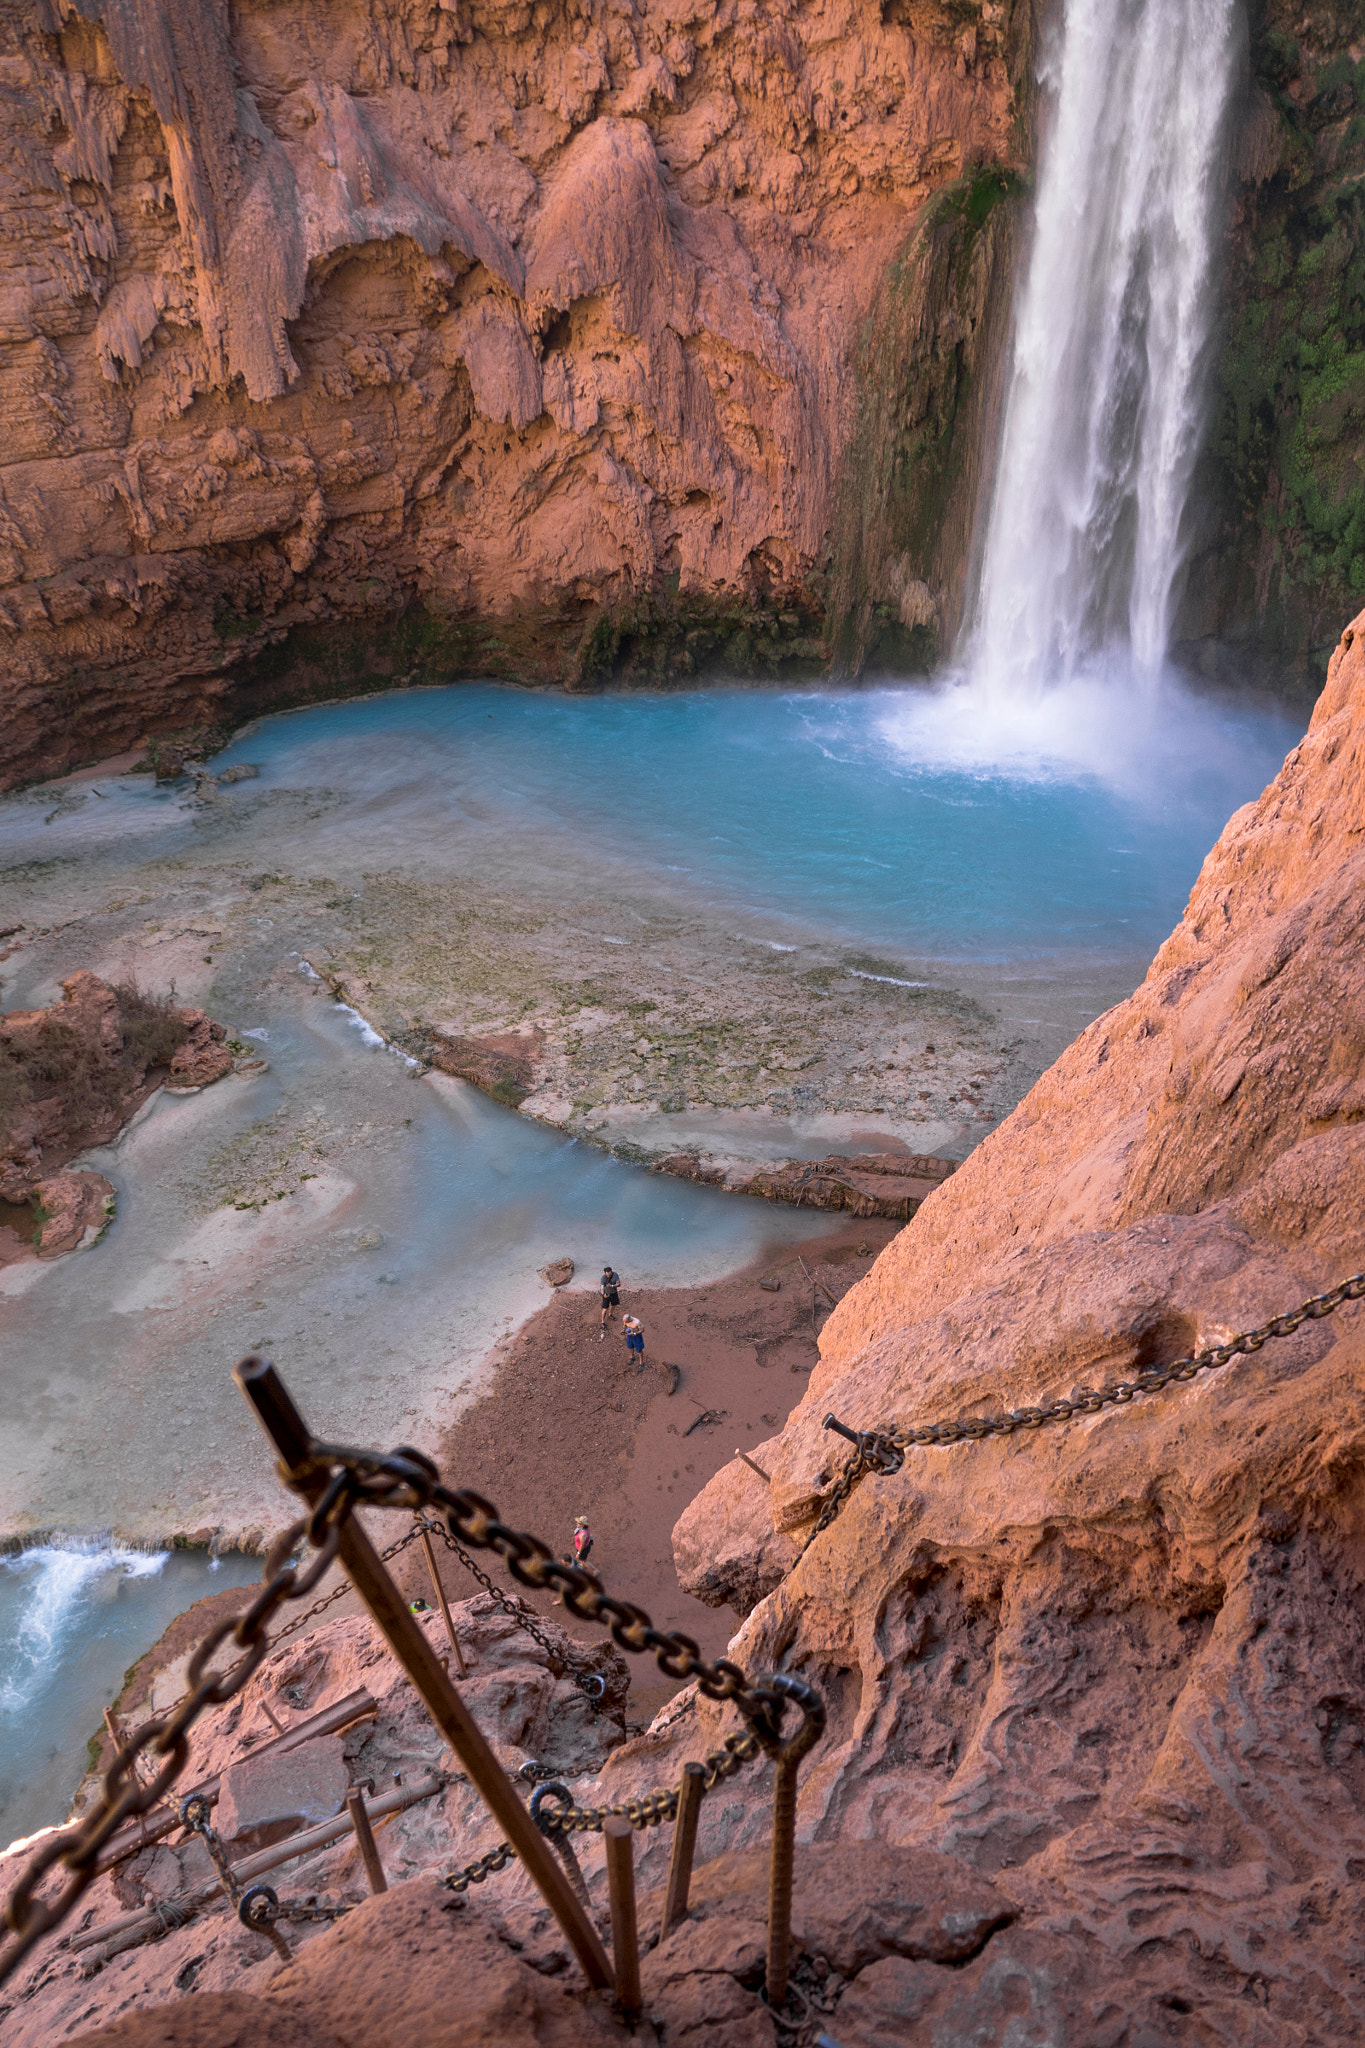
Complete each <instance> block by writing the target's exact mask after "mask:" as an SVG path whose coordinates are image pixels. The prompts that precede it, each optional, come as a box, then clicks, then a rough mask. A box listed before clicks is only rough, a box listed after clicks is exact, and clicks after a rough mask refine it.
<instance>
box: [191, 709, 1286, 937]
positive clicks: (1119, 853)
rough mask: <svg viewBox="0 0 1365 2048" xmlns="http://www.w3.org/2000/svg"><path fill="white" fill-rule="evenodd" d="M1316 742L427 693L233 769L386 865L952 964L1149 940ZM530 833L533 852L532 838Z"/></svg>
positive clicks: (1128, 713) (273, 724) (1152, 713)
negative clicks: (1212, 857)
mask: <svg viewBox="0 0 1365 2048" xmlns="http://www.w3.org/2000/svg"><path fill="white" fill-rule="evenodd" d="M1300 735H1301V726H1300V724H1298V723H1296V722H1295V721H1294V720H1293V719H1291V718H1289V717H1287V716H1285V715H1283V714H1281V713H1278V712H1275V711H1272V710H1265V709H1257V710H1251V709H1237V710H1234V709H1231V708H1228V707H1226V706H1216V705H1212V704H1207V703H1202V702H1200V701H1199V700H1197V699H1194V698H1192V697H1189V696H1187V695H1185V694H1183V693H1180V692H1178V691H1175V690H1170V691H1168V692H1167V693H1166V694H1165V695H1164V696H1162V697H1160V698H1152V697H1147V696H1136V695H1134V694H1132V693H1124V692H1121V691H1116V692H1115V693H1114V697H1113V700H1112V701H1106V700H1105V699H1104V698H1103V697H1102V696H1100V695H1099V694H1097V693H1094V692H1086V691H1084V690H1080V689H1077V690H1074V691H1071V692H1068V693H1067V694H1066V697H1065V700H1064V701H1062V702H1058V703H1048V704H1046V705H1043V706H1040V707H1037V709H1036V710H1035V711H1034V712H1033V713H1032V714H1028V713H1022V714H1019V715H1018V716H1017V717H1016V718H1015V719H1014V720H1013V721H1012V722H1011V723H1010V724H1009V726H1008V727H1006V726H1005V725H1003V724H1002V722H1001V720H1000V719H999V717H998V716H997V717H996V719H995V720H994V723H993V726H992V727H989V728H988V727H986V726H984V725H983V719H982V714H981V713H980V711H979V710H978V708H977V707H976V706H975V704H974V702H973V701H972V700H971V699H970V698H968V697H966V696H965V695H964V694H963V693H961V692H954V691H953V690H951V689H949V690H945V691H940V692H931V691H928V690H875V691H860V692H849V693H844V694H823V695H782V696H779V695H775V694H770V693H760V692H757V691H741V690H707V691H700V690H698V691H689V692H686V693H683V694H678V695H649V696H628V697H627V696H619V695H615V696H602V697H595V698H587V699H582V698H569V697H563V696H558V695H546V694H541V693H535V694H532V693H530V692H526V691H519V690H513V689H507V688H500V687H498V686H497V685H493V684H462V685H457V686H455V687H452V688H449V689H444V690H433V689H423V690H411V691H403V692H398V693H395V694H393V695H389V696H384V697H376V698H371V699H368V700H364V701H361V702H353V703H348V704H337V705H330V706H325V707H322V708H320V709H317V710H309V711H301V712H295V713H292V714H290V715H288V716H286V717H282V718H274V719H270V720H268V721H266V722H265V723H263V724H262V725H261V726H259V727H258V728H257V729H256V730H255V731H253V732H252V733H251V734H250V735H249V736H247V737H246V738H244V739H242V740H241V741H240V742H239V743H238V744H237V745H235V746H234V747H232V748H230V749H229V750H228V752H227V753H226V754H224V755H222V756H219V757H218V759H217V760H215V762H214V766H215V768H221V767H223V766H228V765H231V764H233V763H234V762H237V761H243V762H247V761H249V762H252V763H256V764H259V766H260V767H261V770H262V776H263V782H264V786H265V787H266V788H271V787H275V788H285V787H314V788H316V787H319V786H325V787H327V788H329V789H331V790H334V791H337V792H339V793H344V794H345V796H346V797H347V798H348V799H349V801H348V802H347V803H346V806H345V811H344V820H342V819H338V820H337V821H336V822H335V823H332V822H330V821H328V820H326V819H324V820H322V821H320V823H319V827H318V831H317V851H318V855H319V858H325V850H326V846H327V842H328V839H329V837H331V835H333V834H337V833H341V834H344V836H345V839H346V841H347V842H349V843H351V844H352V845H353V844H354V842H355V838H356V836H357V835H363V837H364V840H365V843H366V854H367V859H368V860H369V861H370V863H371V864H372V865H375V866H379V865H382V864H383V863H384V860H385V857H386V854H389V853H391V854H392V855H393V856H394V857H395V858H397V857H399V856H400V855H401V857H403V858H409V857H410V855H411V852H412V849H413V840H414V827H415V826H418V825H419V824H420V830H421V832H422V834H423V835H425V837H426V839H427V844H428V852H429V855H430V857H432V858H433V859H435V858H443V857H449V856H455V857H459V856H461V854H462V853H468V852H469V850H471V849H472V848H473V847H474V846H475V845H478V846H479V847H480V848H481V851H482V853H483V854H484V855H485V856H486V854H487V852H488V850H489V849H488V845H487V842H488V840H489V839H490V838H492V839H494V840H496V841H497V842H499V843H500V844H504V845H505V846H506V851H507V858H508V864H509V869H511V870H515V869H516V867H517V866H518V865H519V864H520V863H521V862H522V861H524V860H525V859H526V857H527V853H528V850H531V851H534V853H535V855H536V857H537V858H538V859H539V860H540V862H541V863H542V864H543V865H546V866H548V865H549V863H550V862H552V861H553V860H554V859H555V858H556V847H557V846H560V845H562V846H563V847H564V848H565V849H570V848H571V849H572V852H571V854H570V855H569V858H570V862H571V869H572V871H575V872H578V873H581V874H583V875H588V874H590V872H591V868H592V859H593V856H596V858H597V859H598V861H599V862H600V863H601V865H602V869H603V871H604V872H606V871H607V870H608V869H610V870H616V871H619V870H620V868H621V867H623V866H627V865H628V866H630V867H632V868H634V869H635V870H636V871H637V872H639V873H645V874H648V875H650V876H651V877H653V878H658V879H660V880H667V881H671V883H672V885H673V886H674V887H676V888H677V889H678V890H679V891H681V892H683V893H688V894H693V893H699V894H700V895H702V896H704V897H705V898H706V899H707V900H708V901H709V902H711V903H715V902H717V901H718V900H723V901H726V902H728V903H729V904H730V905H732V906H733V907H734V908H735V909H736V910H743V909H744V908H746V907H752V908H755V909H760V910H762V911H764V912H766V913H769V914H774V913H775V914H778V915H790V916H793V917H796V916H799V917H800V918H801V919H802V920H803V921H804V922H806V923H807V924H809V923H811V922H814V923H817V924H820V925H823V926H825V927H826V928H828V929H830V930H832V931H834V932H836V933H838V934H839V935H841V936H843V937H845V938H849V939H854V940H858V941H861V942H864V943H869V944H876V945H879V946H882V947H888V946H889V947H892V948H900V949H903V950H908V951H909V952H911V953H915V954H922V955H929V956H937V957H940V958H948V959H953V958H977V959H982V958H992V957H993V958H1017V957H1021V956H1023V955H1027V954H1033V953H1036V952H1039V951H1054V950H1057V949H1073V948H1086V949H1094V948H1115V947H1117V948H1120V949H1122V950H1124V951H1128V950H1131V949H1132V948H1134V947H1136V948H1138V949H1139V950H1145V951H1150V950H1151V949H1152V948H1153V947H1155V946H1156V945H1157V944H1158V943H1159V942H1160V940H1161V939H1162V938H1164V936H1165V935H1166V933H1167V932H1168V931H1169V930H1170V928H1171V926H1172V925H1173V924H1174V923H1175V922H1176V920H1177V919H1178V917H1179V915H1180V911H1181V908H1182V906H1183V904H1184V900H1185V897H1186V895H1187V893H1188V891H1189V889H1190V886H1191V884H1192V882H1193V881H1194V878H1195V876H1196V874H1197V873H1198V871H1199V865H1200V862H1201V861H1202V859H1203V857H1204V854H1205V853H1206V852H1207V851H1208V848H1209V847H1210V845H1211V844H1212V843H1213V841H1214V839H1215V838H1216V837H1217V835H1218V833H1219V832H1220V831H1221V829H1222V826H1223V824H1224V823H1225V821H1226V819H1227V818H1228V816H1229V814H1230V813H1231V812H1232V811H1233V810H1235V809H1236V808H1237V806H1238V805H1239V804H1241V803H1244V802H1246V800H1247V799H1248V798H1249V797H1251V796H1254V795H1256V794H1257V793H1258V792H1259V791H1260V789H1261V788H1262V787H1263V785H1264V784H1265V782H1266V781H1267V780H1268V779H1269V778H1270V776H1272V775H1273V774H1274V773H1275V771H1276V770H1277V769H1278V767H1279V765H1280V763H1281V761H1282V759H1283V757H1284V755H1285V753H1286V752H1287V751H1288V749H1289V748H1290V747H1291V746H1293V745H1294V743H1295V741H1296V740H1297V739H1298V738H1299V737H1300ZM528 841H529V842H531V843H532V844H531V846H530V847H529V848H528Z"/></svg>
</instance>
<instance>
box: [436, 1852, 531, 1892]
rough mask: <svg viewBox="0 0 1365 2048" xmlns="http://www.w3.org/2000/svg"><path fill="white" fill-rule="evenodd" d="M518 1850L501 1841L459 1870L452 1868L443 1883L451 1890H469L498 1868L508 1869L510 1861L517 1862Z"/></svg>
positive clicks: (490, 1875)
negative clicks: (494, 1847)
mask: <svg viewBox="0 0 1365 2048" xmlns="http://www.w3.org/2000/svg"><path fill="white" fill-rule="evenodd" d="M516 1860H517V1852H516V1850H515V1849H514V1848H513V1847H512V1844H511V1843H510V1842H499V1843H498V1846H497V1848H496V1849H490V1850H489V1851H488V1853H487V1855H486V1856H476V1857H475V1858H474V1861H473V1862H472V1863H463V1864H461V1866H460V1868H459V1869H458V1870H450V1871H447V1872H446V1875H445V1876H444V1877H443V1878H442V1879H441V1883H442V1884H443V1885H444V1886H445V1888H446V1890H447V1891H450V1892H467V1891H468V1890H469V1887H470V1886H471V1885H472V1884H482V1883H483V1882H484V1879H485V1878H489V1877H492V1875H493V1873H494V1871H496V1870H506V1868H507V1866H508V1864H509V1863H515V1862H516Z"/></svg>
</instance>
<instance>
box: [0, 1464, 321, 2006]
mask: <svg viewBox="0 0 1365 2048" xmlns="http://www.w3.org/2000/svg"><path fill="white" fill-rule="evenodd" d="M350 1505H351V1504H350V1501H349V1499H348V1497H347V1496H346V1495H345V1494H338V1495H337V1496H336V1497H335V1498H332V1499H330V1500H329V1501H328V1502H326V1503H325V1504H324V1506H323V1508H320V1509H319V1510H316V1511H315V1512H314V1513H313V1514H312V1515H310V1516H308V1517H306V1518H305V1519H303V1520H301V1521H298V1522H294V1523H291V1525H290V1526H289V1528H287V1529H286V1530H285V1531H284V1533H283V1535H281V1536H279V1537H277V1538H276V1541H275V1543H274V1544H273V1546H272V1548H271V1550H270V1554H269V1556H268V1557H267V1558H266V1561H265V1566H264V1570H263V1572H262V1579H263V1584H262V1587H261V1590H260V1592H259V1593H258V1594H257V1596H256V1598H255V1600H254V1601H253V1602H252V1604H251V1606H250V1607H248V1608H247V1610H246V1612H245V1613H244V1614H239V1615H232V1616H230V1617H229V1618H228V1619H227V1620H225V1621H221V1622H219V1623H218V1624H217V1625H216V1626H215V1627H214V1628H211V1629H210V1630H209V1633H208V1634H207V1635H206V1636H205V1637H204V1640H203V1641H202V1642H201V1643H200V1645H199V1647H198V1649H197V1650H196V1651H195V1652H194V1655H193V1656H192V1657H191V1658H190V1663H189V1671H188V1674H187V1675H188V1678H189V1690H188V1691H187V1692H186V1693H185V1695H184V1697H183V1698H182V1699H180V1700H178V1701H177V1702H176V1704H175V1705H174V1706H173V1707H169V1708H167V1710H166V1712H165V1713H163V1714H158V1715H154V1716H153V1718H152V1719H151V1720H149V1721H144V1722H143V1724H142V1726H141V1727H140V1728H137V1729H134V1730H133V1731H132V1732H131V1733H130V1734H129V1735H128V1737H127V1739H126V1741H125V1742H123V1743H120V1745H119V1747H118V1749H117V1751H116V1753H115V1755H114V1759H113V1761H112V1763H111V1764H110V1765H109V1767H108V1769H107V1770H106V1771H105V1773H104V1776H103V1780H102V1784H101V1792H102V1796H101V1798H100V1801H99V1804H98V1805H97V1806H96V1807H95V1808H94V1809H93V1811H92V1812H91V1813H89V1814H88V1815H87V1816H86V1817H85V1819H84V1820H82V1821H80V1822H78V1823H77V1825H76V1826H75V1827H74V1828H68V1829H64V1830H63V1831H62V1832H61V1833H60V1834H56V1835H53V1836H51V1837H50V1838H49V1839H48V1840H47V1841H46V1842H44V1843H43V1844H42V1846H41V1847H40V1848H39V1849H38V1850H37V1852H36V1853H35V1854H34V1856H33V1857H32V1859H31V1860H30V1862H29V1864H28V1866H27V1868H26V1869H25V1871H24V1873H23V1876H22V1877H21V1878H20V1879H19V1882H18V1884H17V1885H16V1886H15V1888H14V1890H13V1892H11V1894H10V1896H9V1898H8V1900H7V1901H6V1903H5V1921H6V1924H7V1925H8V1927H9V1928H10V1929H11V1931H12V1933H13V1934H14V1936H15V1939H14V1940H13V1941H11V1942H10V1943H9V1944H8V1946H7V1947H6V1949H5V1951H4V1953H3V1954H0V1983H3V1982H4V1980H5V1979H6V1978H7V1977H8V1976H9V1975H10V1973H11V1971H12V1970H14V1969H15V1967H16V1966H17V1965H18V1963H19V1962H20V1961H22V1959H23V1957H24V1956H25V1955H27V1953H28V1951H29V1950H30V1949H31V1948H32V1946H33V1944H34V1943H35V1942H36V1941H38V1940H40V1939H41V1937H42V1936H43V1935H44V1934H47V1933H48V1932H50V1930H51V1929H52V1928H54V1927H57V1926H59V1925H60V1923H61V1922H62V1921H63V1920H64V1919H65V1918H66V1916H67V1914H68V1913H69V1912H70V1911H71V1909H72V1907H73V1906H74V1905H75V1904H76V1902H77V1900H78V1899H79V1898H80V1897H81V1895H82V1893H83V1892H84V1891H85V1889H86V1887H87V1886H88V1885H89V1884H90V1883H91V1881H92V1880H93V1878H94V1876H95V1860H96V1858H97V1857H98V1855H99V1853H100V1851H101V1849H103V1848H104V1847H105V1845H106V1844H107V1843H108V1842H109V1840H110V1839H111V1837H112V1836H113V1835H114V1834H115V1832H116V1831H117V1830H118V1828H120V1827H121V1826H122V1824H123V1822H124V1821H125V1820H127V1819H128V1818H129V1817H130V1816H134V1815H138V1814H144V1813H146V1812H147V1811H148V1809H149V1808H151V1807H153V1806H155V1805H157V1804H158V1803H159V1802H160V1801H161V1800H163V1799H164V1798H165V1795H166V1793H167V1792H168V1791H169V1790H170V1788H171V1786H172V1785H173V1784H174V1783H175V1781H176V1779H177V1778H178V1777H179V1776H180V1773H181V1772H182V1771H183V1770H184V1768H185V1765H186V1763H187V1762H188V1760H189V1741H188V1734H189V1730H190V1729H191V1728H192V1727H193V1726H194V1724H195V1722H196V1721H197V1720H198V1718H199V1716H200V1715H201V1714H202V1713H203V1712H204V1709H205V1708H206V1707H219V1706H223V1705H224V1704H225V1703H226V1702H227V1701H228V1700H230V1699H232V1698H234V1697H235V1695H236V1694H237V1693H239V1692H241V1690H242V1688H243V1687H244V1686H245V1685H246V1683H247V1681H248V1680H249V1679H250V1678H251V1677H252V1675H253V1673H254V1672H255V1671H256V1669H257V1667H258V1666H259V1665H260V1663H261V1660H262V1658H263V1657H264V1656H265V1655H266V1653H267V1651H268V1650H269V1648H270V1643H269V1639H268V1637H267V1635H266V1623H267V1622H268V1621H269V1620H270V1619H271V1618H272V1617H273V1616H274V1615H275V1613H276V1612H277V1611H278V1610H279V1609H280V1608H281V1607H283V1606H284V1605H285V1604H286V1602H288V1601H293V1600H300V1599H303V1598H304V1597H305V1596H306V1595H307V1594H309V1593H311V1592H312V1590H313V1588H314V1587H315V1586H316V1585H317V1583H318V1581H319V1580H320V1579H321V1578H322V1577H323V1575H324V1573H326V1572H327V1570H328V1569H329V1568H330V1566H331V1564H332V1562H333V1560H334V1559H335V1557H336V1554H337V1547H338V1545H339V1543H340V1541H341V1529H342V1524H343V1522H344V1521H345V1519H346V1516H347V1514H348V1513H349V1512H350ZM304 1534H307V1535H308V1537H309V1538H310V1540H311V1541H312V1542H314V1543H316V1545H317V1555H316V1556H315V1557H314V1558H313V1559H312V1560H311V1562H310V1563H309V1564H308V1565H307V1566H306V1567H305V1566H303V1565H301V1564H299V1563H291V1562H290V1558H291V1554H292V1552H293V1550H294V1546H295V1545H296V1543H297V1542H298V1541H299V1538H300V1537H301V1536H303V1535H304ZM229 1638H231V1640H232V1641H233V1642H234V1643H235V1644H236V1646H237V1647H238V1649H240V1651H241V1653H242V1654H241V1656H240V1657H238V1658H237V1660H236V1662H235V1663H233V1664H232V1665H231V1666H230V1667H229V1668H228V1669H227V1670H226V1671H223V1672H213V1671H210V1670H209V1668H208V1667H209V1664H210V1661H211V1659H212V1658H213V1656H214V1654H215V1652H216V1651H217V1650H218V1649H220V1648H221V1646H222V1645H223V1644H224V1643H225V1642H227V1641H228V1639H229ZM144 1751H145V1752H148V1753H149V1754H151V1755H152V1756H154V1757H161V1758H164V1759H165V1761H164V1762H163V1763H162V1765H161V1767H160V1769H159V1770H158V1771H157V1773H156V1776H155V1777H154V1778H153V1779H152V1780H151V1782H150V1783H148V1784H144V1783H143V1782H142V1781H141V1780H140V1779H139V1777H138V1775H137V1761H138V1758H139V1757H140V1756H141V1755H142V1754H143V1753H144ZM59 1862H60V1863H61V1864H63V1865H64V1866H65V1868H66V1869H67V1871H68V1872H69V1873H70V1875H69V1877H68V1879H67V1881H66V1883H65V1884H64V1885H63V1886H62V1888H61V1890H60V1891H59V1892H58V1893H57V1896H56V1897H55V1899H53V1900H51V1901H48V1900H42V1899H39V1898H37V1897H36V1896H35V1894H36V1891H37V1887H38V1885H39V1884H40V1883H41V1881H42V1879H43V1878H44V1877H45V1876H46V1875H47V1873H48V1871H49V1870H50V1869H51V1868H52V1867H53V1865H54V1864H56V1863H59Z"/></svg>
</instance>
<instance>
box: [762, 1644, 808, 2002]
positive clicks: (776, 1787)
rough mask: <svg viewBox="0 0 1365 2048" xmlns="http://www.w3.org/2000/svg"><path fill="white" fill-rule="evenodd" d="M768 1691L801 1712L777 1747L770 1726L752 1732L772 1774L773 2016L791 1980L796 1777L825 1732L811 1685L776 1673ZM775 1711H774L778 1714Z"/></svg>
mask: <svg viewBox="0 0 1365 2048" xmlns="http://www.w3.org/2000/svg"><path fill="white" fill-rule="evenodd" d="M768 1686H769V1690H770V1691H771V1692H774V1693H778V1694H780V1695H781V1697H782V1699H783V1700H790V1701H792V1702H794V1703H795V1705H797V1706H798V1707H800V1709H801V1726H800V1727H799V1728H798V1729H797V1731H796V1733H795V1734H794V1735H793V1736H792V1737H791V1738H790V1740H789V1741H787V1742H783V1741H782V1740H781V1738H780V1735H779V1734H778V1732H777V1725H776V1722H775V1721H770V1722H769V1723H768V1725H767V1726H766V1728H765V1727H763V1726H760V1725H758V1724H756V1723H755V1724H753V1726H754V1733H755V1734H756V1735H757V1736H758V1739H759V1741H760V1742H761V1743H762V1744H763V1747H764V1749H765V1750H766V1751H767V1752H768V1755H769V1756H770V1757H771V1758H772V1760H773V1764H774V1766H775V1768H774V1772H773V1856H772V1866H771V1869H770V1872H769V1877H768V1967H767V1972H766V1979H765V1983H764V1992H765V1995H766V1997H767V2000H768V2004H769V2006H770V2007H771V2009H772V2010H773V2011H774V2012H781V2011H782V2009H783V2007H784V2006H785V2005H786V2002H787V1985H788V1982H789V1980H790V1976H791V1938H792V1858H793V1855H794V1853H795V1847H796V1774H797V1771H798V1770H799V1769H800V1766H801V1759H802V1757H803V1756H804V1755H805V1754H806V1751H807V1750H808V1749H812V1748H814V1746H815V1744H816V1743H817V1742H818V1741H819V1740H820V1737H821V1736H822V1735H823V1734H824V1732H825V1703H824V1701H823V1700H822V1699H821V1697H820V1695H819V1693H818V1692H816V1690H815V1688H814V1686H811V1685H807V1684H806V1683H805V1681H804V1679H800V1678H793V1677H791V1676H790V1675H789V1674H788V1673H786V1672H779V1673H778V1674H777V1676H776V1677H775V1678H771V1679H769V1681H768ZM780 1711H781V1709H780V1707H779V1713H780Z"/></svg>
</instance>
